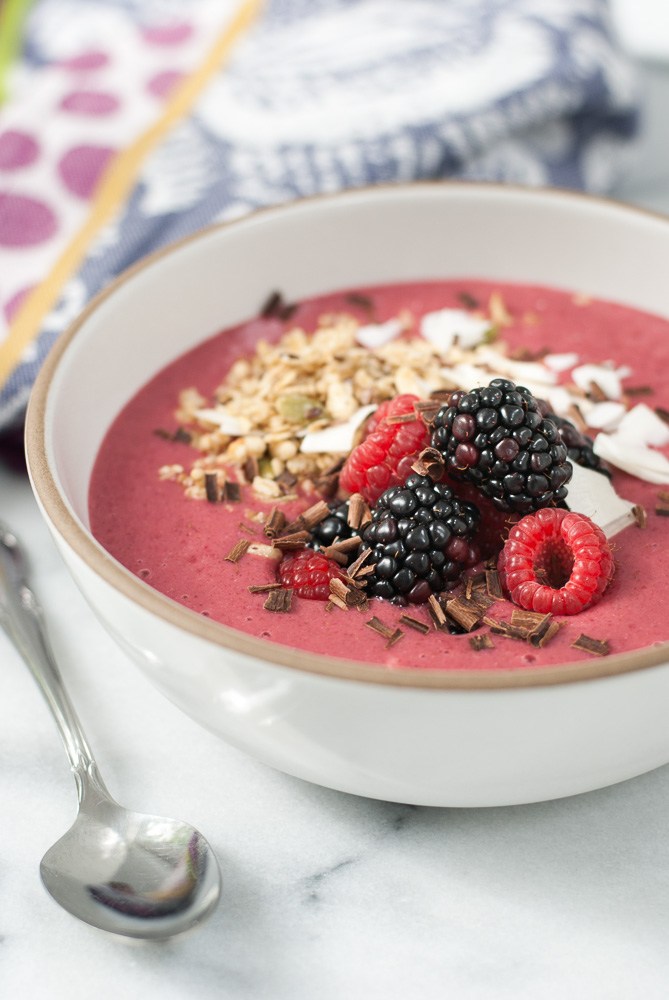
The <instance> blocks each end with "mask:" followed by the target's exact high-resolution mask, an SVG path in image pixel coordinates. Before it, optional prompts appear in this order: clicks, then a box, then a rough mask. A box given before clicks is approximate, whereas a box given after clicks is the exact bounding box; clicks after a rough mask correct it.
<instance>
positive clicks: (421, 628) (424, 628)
mask: <svg viewBox="0 0 669 1000" xmlns="http://www.w3.org/2000/svg"><path fill="white" fill-rule="evenodd" d="M400 621H401V623H402V625H406V626H407V628H412V629H414V631H416V632H421V633H422V634H423V635H426V634H427V633H428V632H429V631H430V626H429V625H428V624H427V622H421V621H419V620H418V618H412V617H411V615H401V616H400Z"/></svg>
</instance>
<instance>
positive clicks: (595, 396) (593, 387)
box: [588, 380, 609, 403]
mask: <svg viewBox="0 0 669 1000" xmlns="http://www.w3.org/2000/svg"><path fill="white" fill-rule="evenodd" d="M588 396H589V397H590V399H592V400H594V402H595V403H605V402H606V401H607V400H608V398H609V397H608V396H607V395H606V393H605V392H604V390H603V389H602V387H601V385H600V384H599V382H595V381H594V380H593V381H591V382H590V385H589V386H588Z"/></svg>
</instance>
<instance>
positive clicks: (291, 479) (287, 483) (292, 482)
mask: <svg viewBox="0 0 669 1000" xmlns="http://www.w3.org/2000/svg"><path fill="white" fill-rule="evenodd" d="M275 482H277V483H278V484H279V486H280V487H281V489H282V490H283V492H284V493H287V492H288V490H292V488H293V486H296V485H297V476H294V475H293V473H292V472H289V471H288V469H284V470H283V472H282V473H281V475H279V476H277V477H276V480H275Z"/></svg>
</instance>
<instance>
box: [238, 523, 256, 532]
mask: <svg viewBox="0 0 669 1000" xmlns="http://www.w3.org/2000/svg"><path fill="white" fill-rule="evenodd" d="M238 527H239V530H240V531H245V532H246V534H247V535H257V534H258V532H257V531H256V529H255V528H254V527H253V525H252V524H247V523H246V521H240V522H239V524H238Z"/></svg>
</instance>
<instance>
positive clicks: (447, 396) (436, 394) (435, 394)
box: [430, 383, 457, 403]
mask: <svg viewBox="0 0 669 1000" xmlns="http://www.w3.org/2000/svg"><path fill="white" fill-rule="evenodd" d="M456 389H457V386H456V385H455V383H454V384H453V388H452V389H433V390H432V392H431V393H430V399H438V400H439V401H440V402H442V403H450V401H451V396H452V395H453V393H454V391H455V390H456Z"/></svg>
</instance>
